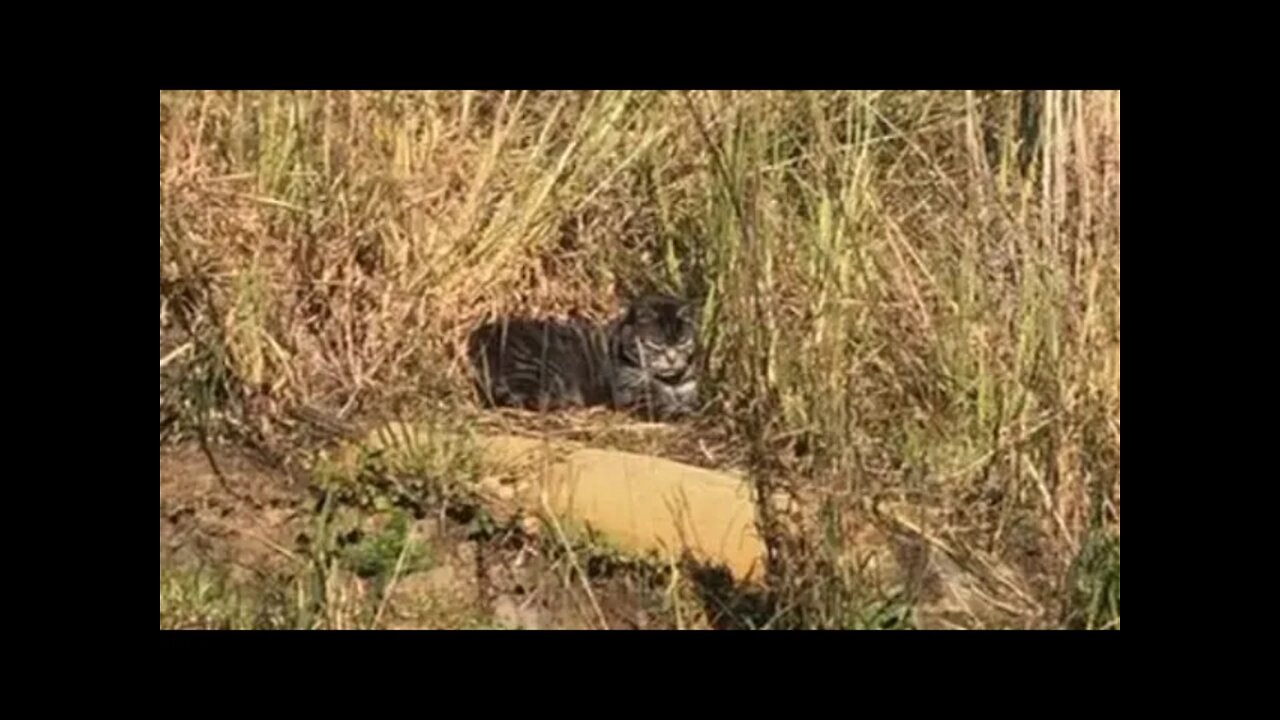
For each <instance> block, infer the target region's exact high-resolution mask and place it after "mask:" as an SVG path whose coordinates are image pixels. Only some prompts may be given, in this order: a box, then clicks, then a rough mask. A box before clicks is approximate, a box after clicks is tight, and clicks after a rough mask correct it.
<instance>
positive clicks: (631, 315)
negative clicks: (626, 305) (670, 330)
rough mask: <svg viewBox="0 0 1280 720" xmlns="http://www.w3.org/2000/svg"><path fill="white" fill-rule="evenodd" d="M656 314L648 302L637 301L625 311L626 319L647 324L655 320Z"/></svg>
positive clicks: (656, 318)
mask: <svg viewBox="0 0 1280 720" xmlns="http://www.w3.org/2000/svg"><path fill="white" fill-rule="evenodd" d="M657 320H658V314H657V313H655V312H654V311H653V308H652V307H650V306H649V304H648V303H645V302H638V303H635V304H633V305H632V306H631V310H630V311H629V312H628V313H627V321H628V322H633V323H640V324H643V325H647V324H650V323H654V322H657Z"/></svg>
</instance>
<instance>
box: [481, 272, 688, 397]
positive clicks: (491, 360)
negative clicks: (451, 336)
mask: <svg viewBox="0 0 1280 720" xmlns="http://www.w3.org/2000/svg"><path fill="white" fill-rule="evenodd" d="M696 352H697V342H696V336H695V320H694V316H693V309H692V307H690V306H689V305H688V304H687V303H684V302H681V301H679V300H677V299H675V298H672V297H670V296H666V295H648V296H645V297H642V298H640V299H639V300H637V301H636V302H634V303H632V304H631V306H630V307H629V308H628V309H627V312H626V313H625V314H624V315H623V316H621V317H620V318H618V319H616V320H614V321H613V322H611V323H609V324H608V325H606V326H604V327H599V326H596V325H593V324H592V323H589V322H587V321H585V320H580V319H577V320H570V321H566V322H556V321H551V320H530V319H512V320H505V321H501V322H496V323H490V324H487V325H484V326H481V327H480V328H479V329H478V330H476V331H475V332H474V333H472V336H471V341H470V346H469V355H470V358H471V362H472V364H473V365H474V367H475V371H476V384H477V387H478V390H479V392H480V395H481V397H482V399H483V400H484V401H485V402H486V403H488V404H489V405H502V406H510V407H523V408H528V409H533V410H544V411H545V410H558V409H563V408H570V407H585V406H592V405H608V406H610V407H613V408H615V409H620V410H629V411H632V412H635V413H637V414H640V415H642V416H644V417H646V418H648V419H655V420H671V419H674V418H677V417H680V416H683V415H687V414H689V413H691V412H693V411H694V410H695V409H696V407H697V389H698V388H697V378H696V367H695V365H694V359H695V356H696Z"/></svg>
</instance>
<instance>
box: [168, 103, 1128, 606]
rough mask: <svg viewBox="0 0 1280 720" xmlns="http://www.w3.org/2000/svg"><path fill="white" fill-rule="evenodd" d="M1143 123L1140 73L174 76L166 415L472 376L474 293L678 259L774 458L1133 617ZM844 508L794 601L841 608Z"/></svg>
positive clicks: (248, 411) (486, 308)
mask: <svg viewBox="0 0 1280 720" xmlns="http://www.w3.org/2000/svg"><path fill="white" fill-rule="evenodd" d="M1119 148H1120V100H1119V93H1118V92H1092V91H1091V92H1074V91H1073V92H1065V91H1047V92H981V93H978V92H879V91H860V92H756V91H753V92H243V93H230V92H189V93H178V92H171V93H161V98H160V326H161V356H162V368H161V434H162V440H163V439H164V438H165V437H167V436H173V435H176V434H181V433H182V432H185V431H186V429H187V428H190V427H192V426H194V425H196V424H199V423H200V422H203V421H207V420H208V419H210V418H214V417H217V418H223V419H226V420H227V421H228V422H230V423H232V424H236V423H239V427H240V429H241V430H243V431H245V432H258V431H261V432H266V429H265V427H266V426H267V425H269V424H270V422H271V413H270V412H269V410H268V411H262V412H257V413H256V414H255V412H253V411H254V410H261V408H262V407H267V408H270V407H271V406H272V403H275V402H278V401H280V400H289V401H307V402H312V403H318V404H324V405H329V406H332V407H342V408H347V409H350V408H353V407H355V406H357V405H363V406H366V407H371V406H379V405H382V404H391V403H399V402H403V401H406V400H407V399H413V400H414V401H417V402H439V403H449V402H465V401H466V397H467V392H468V385H467V383H466V374H465V368H464V367H463V366H462V365H461V363H460V361H459V357H460V355H459V353H458V348H459V346H460V343H461V342H462V340H463V337H464V335H465V333H466V331H467V330H469V329H470V327H471V326H472V325H473V324H474V323H475V322H476V321H477V320H478V319H480V318H481V317H482V316H484V315H486V314H489V313H494V312H512V311H522V312H557V313H563V312H569V311H579V312H583V313H586V314H603V313H605V312H608V311H611V310H612V309H614V308H616V307H617V303H618V301H619V298H622V297H625V296H626V295H628V294H630V293H633V292H637V291H639V290H642V289H649V288H664V289H669V290H674V291H677V292H682V293H685V294H688V295H690V296H692V297H695V298H697V299H698V300H699V302H700V303H701V304H702V306H703V316H704V318H705V319H707V320H708V322H706V324H705V327H704V338H703V339H704V341H705V343H706V346H707V347H708V349H709V353H708V357H707V367H706V377H707V389H708V407H707V409H706V411H705V413H704V415H705V417H706V418H707V419H708V421H710V422H716V423H718V424H721V425H723V426H724V428H725V429H726V430H727V431H728V432H729V433H730V434H731V436H732V437H733V438H735V441H736V442H738V443H740V444H741V446H743V447H746V448H749V449H750V456H751V458H752V464H753V467H754V469H755V470H754V472H755V475H756V478H757V480H758V481H759V482H760V483H761V484H768V483H770V482H781V481H783V480H786V481H788V482H800V483H803V484H805V485H807V486H808V487H810V488H815V489H817V490H819V491H820V492H819V495H820V496H821V497H822V498H824V499H823V501H822V502H823V507H824V517H828V518H834V520H832V522H831V523H830V527H831V528H838V527H839V525H840V523H839V516H840V515H841V514H842V513H844V512H845V509H847V508H850V507H853V506H854V505H856V504H857V503H859V502H864V501H867V500H868V499H869V498H870V499H873V501H874V502H875V503H884V502H887V503H890V504H892V505H894V506H895V507H903V508H914V509H919V510H920V512H919V513H915V514H914V515H913V514H912V512H908V513H907V516H911V517H914V518H916V520H915V522H916V524H917V525H918V526H919V527H918V528H917V529H920V530H921V531H922V532H926V533H927V534H929V535H930V536H931V537H934V538H936V539H937V541H938V542H939V543H944V544H946V545H947V546H948V547H950V548H952V549H955V550H957V551H958V552H959V553H960V554H963V555H966V556H973V557H979V558H988V559H990V560H991V561H992V562H996V561H999V562H1005V563H1007V564H1009V565H1010V566H1012V567H1015V568H1017V569H1018V570H1019V572H1020V577H1022V578H1024V579H1025V580H1024V581H1019V587H1020V592H1021V593H1022V594H1023V595H1025V596H1026V597H1027V599H1028V607H1030V608H1032V609H1031V610H1027V611H1026V612H1027V615H1028V617H1027V618H1026V623H1025V624H1033V625H1034V624H1039V625H1062V624H1067V625H1071V626H1089V627H1096V626H1102V625H1107V624H1111V625H1114V626H1118V622H1119V610H1118V597H1119V590H1118V587H1119V585H1118V583H1119V581H1118V577H1119V570H1118V567H1119V560H1118V557H1119V555H1118V553H1119V550H1118V547H1119V545H1118V542H1119V541H1118V538H1119V524H1120V497H1119V487H1120V478H1119V471H1120V162H1119V161H1120V158H1119ZM264 403H265V405H264ZM201 418H203V420H201ZM924 509H928V510H929V512H924ZM833 537H836V540H835V541H829V542H825V544H824V543H823V542H815V544H811V545H804V546H803V547H804V548H807V549H801V550H799V551H793V555H792V556H791V557H790V558H789V559H787V558H783V559H782V560H780V562H782V563H783V564H784V565H787V566H788V567H789V568H790V570H789V571H786V570H784V571H783V572H782V575H787V574H788V572H790V573H791V574H792V575H793V576H794V575H797V574H798V575H802V576H804V577H805V578H807V579H808V580H809V581H810V582H807V583H805V582H797V583H795V587H803V588H806V589H804V590H802V591H796V593H794V597H793V598H791V601H790V602H789V604H788V605H787V607H790V608H792V610H791V611H789V612H791V618H792V620H791V621H792V624H797V625H800V626H806V627H828V626H844V625H847V624H848V622H847V618H846V617H845V615H844V614H843V611H842V610H841V609H840V607H841V602H842V601H840V599H839V598H841V597H846V596H847V595H848V593H844V594H843V595H841V592H840V591H839V587H837V588H836V590H834V591H833V590H832V589H831V586H832V583H833V581H832V582H827V581H830V580H831V578H829V577H828V578H825V579H824V577H822V576H824V575H832V574H833V572H834V571H833V570H832V568H834V567H836V566H837V565H838V562H837V561H836V560H834V559H833V558H835V557H836V555H835V554H833V552H832V550H831V547H830V546H831V544H832V542H835V543H836V544H838V542H839V538H838V533H836V534H835V535H834V536H833ZM828 540H830V539H828ZM824 548H825V549H824ZM795 552H799V553H800V554H801V555H803V554H805V553H808V554H809V555H810V556H811V557H809V558H808V560H814V559H815V558H818V559H820V558H821V557H826V558H827V560H829V562H816V561H815V562H807V560H806V559H805V558H801V557H798V556H796V555H795V554H794V553H795ZM836 574H838V573H836ZM792 580H796V577H791V578H790V579H788V578H785V577H781V576H780V577H779V580H778V582H779V583H782V584H787V583H789V582H791V581H792ZM845 584H846V585H847V584H848V583H847V582H845ZM835 585H837V586H839V585H840V583H835ZM833 592H834V593H835V594H834V595H833V594H832V593H833ZM833 598H834V599H833Z"/></svg>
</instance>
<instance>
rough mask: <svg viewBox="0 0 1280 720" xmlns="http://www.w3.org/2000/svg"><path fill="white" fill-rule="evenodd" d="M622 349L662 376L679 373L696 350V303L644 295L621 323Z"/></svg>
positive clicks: (683, 369)
mask: <svg viewBox="0 0 1280 720" xmlns="http://www.w3.org/2000/svg"><path fill="white" fill-rule="evenodd" d="M620 338H621V340H622V352H623V353H624V354H625V355H626V356H627V358H628V359H630V360H632V361H633V362H635V363H636V364H637V365H641V366H643V367H646V368H648V369H649V371H650V372H652V373H653V374H654V375H655V376H657V377H660V378H672V377H677V376H679V375H681V374H683V373H684V372H685V370H686V369H687V368H688V367H689V365H690V364H692V362H693V358H694V354H695V353H696V352H697V318H696V317H695V314H694V309H693V306H692V305H690V304H689V303H687V302H684V301H682V300H678V299H676V298H673V297H671V296H669V295H645V296H643V297H641V298H638V299H637V300H635V301H634V302H632V303H631V305H630V307H628V308H627V314H626V315H625V316H624V317H623V319H622V323H621V327H620Z"/></svg>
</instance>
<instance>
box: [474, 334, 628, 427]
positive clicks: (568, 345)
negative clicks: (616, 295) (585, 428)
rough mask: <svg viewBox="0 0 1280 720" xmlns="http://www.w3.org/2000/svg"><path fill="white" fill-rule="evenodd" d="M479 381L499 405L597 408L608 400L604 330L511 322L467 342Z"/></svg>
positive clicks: (475, 335)
mask: <svg viewBox="0 0 1280 720" xmlns="http://www.w3.org/2000/svg"><path fill="white" fill-rule="evenodd" d="M468 351H469V355H470V357H471V361H472V363H473V365H474V367H475V371H476V373H477V376H478V377H477V379H478V381H479V382H480V384H481V385H482V386H483V387H484V388H485V390H486V393H487V394H488V395H489V396H490V397H491V398H492V399H493V400H494V401H495V402H496V404H500V405H526V406H530V405H546V406H549V407H556V406H562V405H593V404H599V403H601V402H603V401H604V400H605V398H604V397H603V395H602V393H603V392H604V388H605V387H606V386H607V382H606V376H607V368H606V364H607V357H606V352H605V347H604V336H603V333H602V330H601V329H600V328H597V327H596V326H595V325H593V324H592V323H590V322H589V321H586V320H583V319H580V318H572V319H569V320H549V319H533V318H518V317H517V318H506V319H502V320H498V321H494V322H489V323H486V324H484V325H481V326H480V327H478V328H477V329H476V330H475V331H474V332H473V333H472V334H471V338H470V341H469V343H468Z"/></svg>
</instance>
